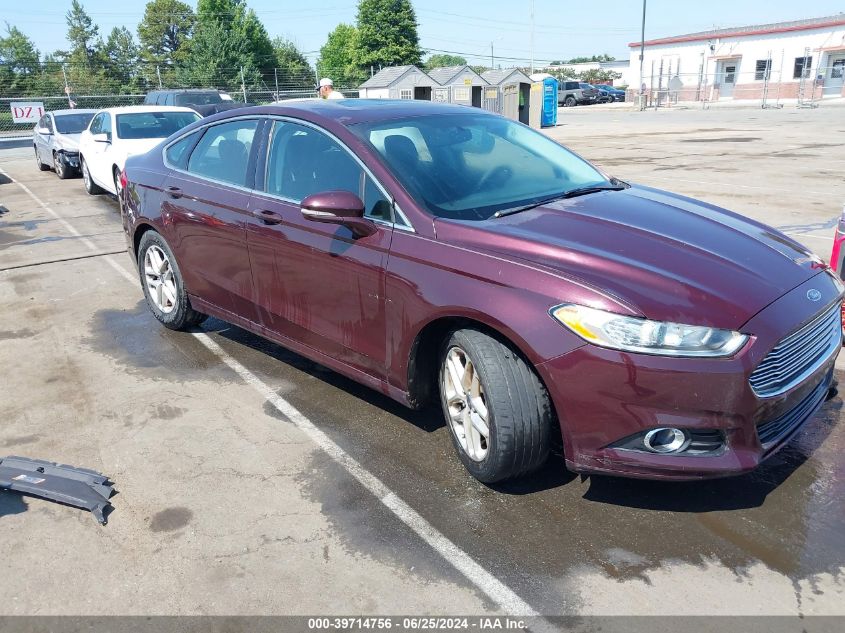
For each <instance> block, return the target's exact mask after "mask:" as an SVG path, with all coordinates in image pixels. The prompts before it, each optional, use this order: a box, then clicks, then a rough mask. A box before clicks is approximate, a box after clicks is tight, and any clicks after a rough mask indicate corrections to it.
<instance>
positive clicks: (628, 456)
mask: <svg viewBox="0 0 845 633" xmlns="http://www.w3.org/2000/svg"><path fill="white" fill-rule="evenodd" d="M811 288H812V289H816V290H819V291H821V293H822V299H821V300H820V301H818V302H811V301H810V300H808V298H807V292H808V290H810V289H811ZM839 299H841V297H839V292H838V290H837V288H836V286H835V284H834V283H833V280H832V279H831V278H830V277H829V275H827V274H826V273H822V274H820V275H816V276H815V277H813V278H812V279H810V280H809V281H807V282H805V283H804V284H802V285H800V286H799V287H798V288H795V289H794V290H792V291H791V292H789V293H787V294H786V295H785V296H783V297H781V298H780V299H779V300H777V301H775V302H774V303H772V304H771V305H770V306H768V307H767V308H766V309H764V310H763V311H762V312H760V313H758V314H757V315H756V316H754V317H753V318H752V319H751V320H750V321H749V322H748V323H747V324H746V325H745V326H744V327H742V328H741V331H743V332H746V333H749V334H751V335H752V337H751V341H750V342H749V344H747V345H746V346H745V347H744V348H743V349H742V350H741V351H740V352H739V353H738V354H736V355H735V356H734V357H732V358H728V359H697V358H670V357H665V356H649V355H644V354H632V353H626V352H620V351H616V350H610V349H604V348H600V347H596V346H593V345H584V346H582V347H580V348H578V349H576V350H574V351H573V352H570V353H569V354H566V355H564V356H560V357H558V358H555V359H552V360H550V361H548V362H546V363H542V364H540V365H538V370H539V372H540V375H541V377H542V378H543V380H544V382H545V384H546V386H547V388H548V389H549V393H550V395H551V397H552V401H553V402H554V405H555V409H556V411H557V414H558V418H559V420H560V424H561V432H562V435H563V441H564V455H565V458H566V463H567V467H568V468H570V469H571V470H573V471H575V472H582V473H607V474H614V475H621V476H628V477H642V478H649V479H675V480H684V479H705V478H712V477H725V476H729V475H737V474H741V473H745V472H748V471H750V470H752V469H754V468H756V467H757V466H758V465H759V464H760V463H761V462H762V461H763V460H764V459H766V458H767V457H769V456H770V455H772V454H773V453H775V452H776V451H777V450H779V449H780V448H781V447H782V446H784V445H785V444H786V443H787V442H788V441H789V440H790V438H791V437H792V436H793V435H794V434H795V433H796V432H798V430H799V429H800V428H801V426H802V425H803V424H804V423H805V422H806V421H807V420H809V419H810V418H811V417H812V416H813V414H815V412H816V411H817V410H818V409H819V408H820V407H821V405H822V403H823V402H824V400H825V396H826V395H827V393H828V390H829V388H830V387H831V386H832V385H833V365H834V362H835V360H836V356H837V354H838V351H839V349H838V348H837V349H836V350H835V351H834V352H833V353H831V354H830V355H829V356H827V357H825V358H824V359H823V360H822V361H820V362H819V363H818V366H817V367H816V368H815V371H813V372H812V374H810V375H809V376H807V377H806V378H805V379H804V380H803V381H802V382H800V383H799V384H797V385H795V386H793V387H792V388H791V389H789V390H787V391H786V392H784V393H781V394H780V395H777V396H773V397H768V398H761V397H758V396H757V395H756V394H755V393H754V391H753V390H752V389H751V386H750V385H749V382H748V379H749V376H750V375H751V373H752V372H753V371H754V369H755V368H756V367H757V366H758V365H759V364H760V362H761V361H762V360H763V358H764V357H765V356H766V354H767V353H768V352H769V351H770V350H771V349H772V348H773V347H774V346H775V345H776V344H777V343H778V342H780V341H781V340H782V339H783V338H784V337H785V336H786V335H787V334H789V333H790V332H792V331H794V330H796V329H798V328H799V327H800V326H802V325H803V324H805V323H807V322H809V321H811V320H812V319H813V318H814V317H815V316H816V315H818V314H819V313H820V312H821V310H822V308H826V307H829V306H830V305H831V304H832V303H834V302H835V301H837V300H839ZM659 427H672V428H680V429H684V430H686V431H696V430H699V431H701V430H711V431H712V430H717V431H719V432H721V434H722V435H723V436H724V445H723V447H722V449H721V450H719V451H714V452H712V453H704V454H699V455H692V454H688V455H685V454H684V453H677V454H657V453H651V452H646V451H639V450H630V449H628V448H615V447H613V446H612V445H613V444H616V443H618V442H620V441H621V440H623V439H625V438H629V437H631V436H635V435H637V434H640V433H643V432H644V431H647V430H650V429H654V428H659ZM773 429H775V430H777V433H773ZM761 436H763V438H764V443H761V441H760V437H761Z"/></svg>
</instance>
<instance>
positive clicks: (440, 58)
mask: <svg viewBox="0 0 845 633" xmlns="http://www.w3.org/2000/svg"><path fill="white" fill-rule="evenodd" d="M466 63H467V60H465V59H464V58H463V57H461V56H460V55H449V54H447V53H438V54H436V55H432V56H431V57H429V58H428V59H427V60H426V62H425V69H426V70H431V69H432V68H440V67H441V66H466Z"/></svg>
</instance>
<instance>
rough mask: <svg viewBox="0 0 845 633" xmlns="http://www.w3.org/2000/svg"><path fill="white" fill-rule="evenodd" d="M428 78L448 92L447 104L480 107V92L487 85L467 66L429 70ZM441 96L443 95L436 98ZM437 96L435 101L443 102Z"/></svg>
mask: <svg viewBox="0 0 845 633" xmlns="http://www.w3.org/2000/svg"><path fill="white" fill-rule="evenodd" d="M428 76H429V77H431V78H432V79H434V81H436V82H437V83H439V84H440V85H441V86H443V88H446V89H447V90H448V97H449V98H448V100H449V102H451V103H457V104H460V105H471V106H475V107H476V108H480V107H481V97H482V90H483V89H484V86H487V85H488V83H487V82H486V81H485V80H484V79H483V78H482V77H481V75H479V74H478V73H477V72H475V71H474V70H473V69H472V68H470V67H469V66H466V65H464V66H441V67H440V68H434V69H432V70H430V71H429V73H428ZM435 92H437V89H436V90H435ZM441 95H443V96H445V93H440V94H439V95H437V96H441ZM437 96H435V101H440V100H443V99H438V98H437Z"/></svg>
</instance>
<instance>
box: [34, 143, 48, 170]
mask: <svg viewBox="0 0 845 633" xmlns="http://www.w3.org/2000/svg"><path fill="white" fill-rule="evenodd" d="M33 149H34V150H35V164H36V165H38V171H49V170H50V165H45V164H44V163H42V162H41V157H40V156H39V155H38V148H37V147H35V146H33Z"/></svg>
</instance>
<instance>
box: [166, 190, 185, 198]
mask: <svg viewBox="0 0 845 633" xmlns="http://www.w3.org/2000/svg"><path fill="white" fill-rule="evenodd" d="M167 195H169V196H170V197H171V198H181V197H182V190H181V189H180V188H179V187H168V188H167Z"/></svg>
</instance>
